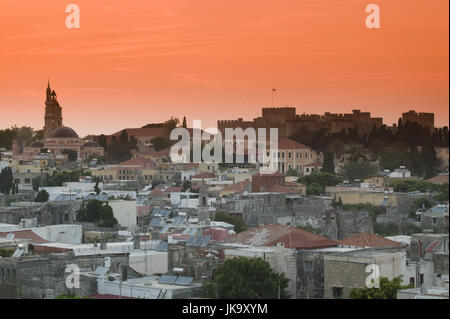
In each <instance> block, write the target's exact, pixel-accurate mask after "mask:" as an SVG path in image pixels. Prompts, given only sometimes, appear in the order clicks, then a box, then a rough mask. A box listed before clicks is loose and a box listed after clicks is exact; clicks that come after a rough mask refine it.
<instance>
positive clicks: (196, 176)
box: [191, 172, 216, 179]
mask: <svg viewBox="0 0 450 319" xmlns="http://www.w3.org/2000/svg"><path fill="white" fill-rule="evenodd" d="M214 177H216V175H215V174H214V173H210V172H204V173H200V174H197V175H193V176H191V179H192V178H214Z"/></svg>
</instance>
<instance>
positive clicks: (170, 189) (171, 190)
mask: <svg viewBox="0 0 450 319" xmlns="http://www.w3.org/2000/svg"><path fill="white" fill-rule="evenodd" d="M181 190H182V188H181V187H178V186H169V187H167V188H166V189H165V190H164V193H179V192H181Z"/></svg>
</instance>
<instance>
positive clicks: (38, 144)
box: [28, 141, 44, 148]
mask: <svg viewBox="0 0 450 319" xmlns="http://www.w3.org/2000/svg"><path fill="white" fill-rule="evenodd" d="M28 147H30V148H43V147H44V143H42V142H41V141H34V142H32V143H31V144H30V145H28Z"/></svg>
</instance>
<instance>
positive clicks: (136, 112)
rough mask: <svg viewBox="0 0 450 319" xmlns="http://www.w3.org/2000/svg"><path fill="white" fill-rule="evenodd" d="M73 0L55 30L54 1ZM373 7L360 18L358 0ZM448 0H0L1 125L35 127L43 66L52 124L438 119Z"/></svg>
mask: <svg viewBox="0 0 450 319" xmlns="http://www.w3.org/2000/svg"><path fill="white" fill-rule="evenodd" d="M69 3H75V4H78V5H79V6H80V9H81V29H78V30H74V29H67V28H66V27H65V20H66V17H67V15H68V14H67V13H65V7H66V5H67V4H69ZM370 3H376V4H378V5H379V6H380V8H381V29H376V30H375V29H371V30H370V29H367V28H366V27H365V24H364V21H365V17H366V15H367V14H366V13H365V7H366V5H368V4H370ZM448 12H449V2H448V0H432V1H430V0H389V1H375V0H373V1H372V0H338V1H337V0H276V1H275V0H270V1H268V0H227V1H219V0H151V1H149V0H130V1H124V0H67V1H62V0H57V1H55V0H1V1H0V96H1V100H0V107H1V112H0V128H7V127H10V126H12V125H14V124H17V125H20V126H21V125H28V126H32V127H34V128H42V126H43V112H44V99H45V88H46V85H47V78H50V81H51V84H52V88H54V89H55V90H56V92H57V93H58V95H59V100H60V103H61V105H62V107H63V116H64V124H65V125H67V126H71V127H72V128H74V129H75V130H76V131H78V133H79V134H80V135H83V136H84V135H86V134H88V133H112V132H115V131H117V130H119V129H121V128H123V127H139V126H142V125H145V124H147V123H149V122H158V121H163V120H166V119H167V118H169V117H170V116H172V115H173V116H177V117H180V118H182V117H183V116H184V115H185V116H186V117H187V119H188V125H189V126H191V125H192V120H193V119H201V120H203V124H204V125H203V127H205V126H207V125H208V126H213V125H215V123H216V120H217V119H235V118H237V117H243V118H244V119H252V118H253V117H256V116H259V115H260V113H261V107H262V106H270V104H271V88H272V87H274V88H277V90H278V91H277V94H276V96H275V105H276V106H286V105H287V106H295V107H297V113H303V112H306V113H319V114H322V113H323V112H325V111H331V112H351V110H352V109H353V108H360V109H362V110H364V111H365V110H367V111H370V112H372V114H373V115H374V116H382V117H384V119H385V123H386V124H388V125H390V124H392V123H393V122H396V120H397V119H398V117H399V116H401V113H402V112H404V111H407V110H409V109H412V108H414V109H416V110H417V111H428V112H435V113H436V125H448V114H449V113H448V105H449V91H448V85H449V73H448V70H449V50H448V48H449V42H448V37H449V31H448V30H449V29H448V28H449V16H448Z"/></svg>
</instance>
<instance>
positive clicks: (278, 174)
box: [252, 171, 284, 176]
mask: <svg viewBox="0 0 450 319" xmlns="http://www.w3.org/2000/svg"><path fill="white" fill-rule="evenodd" d="M252 176H284V175H283V174H282V173H280V172H278V171H276V172H275V173H272V174H261V173H256V174H253V175H252Z"/></svg>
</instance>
